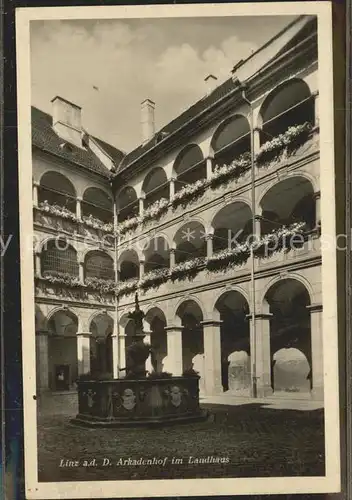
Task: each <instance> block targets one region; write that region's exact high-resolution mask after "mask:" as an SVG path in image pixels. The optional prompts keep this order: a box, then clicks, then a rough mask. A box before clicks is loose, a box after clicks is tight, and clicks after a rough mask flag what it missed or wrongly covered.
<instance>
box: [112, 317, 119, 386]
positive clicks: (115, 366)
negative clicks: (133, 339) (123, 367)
mask: <svg viewBox="0 0 352 500" xmlns="http://www.w3.org/2000/svg"><path fill="white" fill-rule="evenodd" d="M111 343H112V372H113V377H114V378H119V367H120V363H119V336H118V328H117V324H116V321H114V331H113V334H112V336H111Z"/></svg>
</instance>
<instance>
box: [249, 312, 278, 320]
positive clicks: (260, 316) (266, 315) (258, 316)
mask: <svg viewBox="0 0 352 500" xmlns="http://www.w3.org/2000/svg"><path fill="white" fill-rule="evenodd" d="M272 317H273V315H272V313H258V314H256V315H255V319H271V318H272ZM252 318H253V314H246V319H249V320H251V319H252Z"/></svg>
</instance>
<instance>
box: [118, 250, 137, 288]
mask: <svg viewBox="0 0 352 500" xmlns="http://www.w3.org/2000/svg"><path fill="white" fill-rule="evenodd" d="M139 262H140V259H139V255H138V253H137V251H136V250H134V249H126V250H124V251H123V252H122V253H121V255H120V257H119V259H118V261H117V268H118V269H119V279H120V280H121V281H126V280H129V279H133V278H139Z"/></svg>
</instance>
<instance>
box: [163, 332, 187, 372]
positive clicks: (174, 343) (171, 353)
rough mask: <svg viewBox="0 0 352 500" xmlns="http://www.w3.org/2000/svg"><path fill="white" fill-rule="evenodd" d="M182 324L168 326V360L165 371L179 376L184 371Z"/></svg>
mask: <svg viewBox="0 0 352 500" xmlns="http://www.w3.org/2000/svg"><path fill="white" fill-rule="evenodd" d="M182 330H183V328H182V326H167V327H166V328H165V331H166V335H167V360H166V363H165V365H166V366H165V365H164V366H165V371H167V372H170V373H172V375H174V376H175V377H176V376H179V375H182V373H183V359H182Z"/></svg>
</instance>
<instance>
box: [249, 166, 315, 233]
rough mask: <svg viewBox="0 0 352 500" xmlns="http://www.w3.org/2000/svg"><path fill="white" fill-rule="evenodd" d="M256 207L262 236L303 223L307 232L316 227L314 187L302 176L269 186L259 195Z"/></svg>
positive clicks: (287, 178) (285, 179) (291, 177)
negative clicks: (282, 227) (258, 209)
mask: <svg viewBox="0 0 352 500" xmlns="http://www.w3.org/2000/svg"><path fill="white" fill-rule="evenodd" d="M303 202H304V203H305V205H304V206H303V207H302V208H301V210H297V208H299V204H300V203H303ZM258 206H259V207H260V212H261V216H262V220H261V230H262V233H263V234H266V233H268V232H271V231H272V230H274V229H276V228H278V227H280V226H282V225H289V224H292V223H294V222H305V225H306V228H307V229H314V227H315V225H316V210H315V199H314V187H313V184H312V182H311V180H310V179H308V178H307V177H306V176H305V175H300V174H297V175H292V176H288V177H286V178H284V179H282V180H281V181H279V182H276V183H272V184H271V185H270V186H268V187H267V189H266V190H265V191H264V192H263V193H262V194H261V197H260V199H259V200H258Z"/></svg>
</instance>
